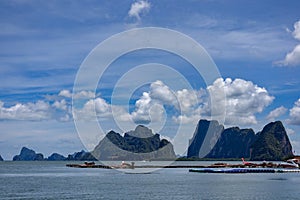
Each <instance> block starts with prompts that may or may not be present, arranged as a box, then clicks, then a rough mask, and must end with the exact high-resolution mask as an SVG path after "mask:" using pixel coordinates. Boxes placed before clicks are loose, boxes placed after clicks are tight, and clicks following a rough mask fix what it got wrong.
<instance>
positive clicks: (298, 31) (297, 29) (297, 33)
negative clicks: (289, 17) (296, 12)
mask: <svg viewBox="0 0 300 200" xmlns="http://www.w3.org/2000/svg"><path fill="white" fill-rule="evenodd" d="M292 34H293V36H294V38H295V39H297V40H300V20H299V21H297V22H296V23H295V24H294V31H293V33H292Z"/></svg>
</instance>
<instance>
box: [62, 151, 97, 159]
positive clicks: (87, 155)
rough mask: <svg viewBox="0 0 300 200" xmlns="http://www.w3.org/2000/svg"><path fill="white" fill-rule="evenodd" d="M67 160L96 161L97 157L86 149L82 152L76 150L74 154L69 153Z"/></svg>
mask: <svg viewBox="0 0 300 200" xmlns="http://www.w3.org/2000/svg"><path fill="white" fill-rule="evenodd" d="M66 160H74V161H96V160H97V159H96V158H95V157H94V156H93V155H92V154H91V153H90V152H85V151H84V150H82V151H80V152H75V153H74V154H72V155H71V154H69V155H68V157H67V158H66Z"/></svg>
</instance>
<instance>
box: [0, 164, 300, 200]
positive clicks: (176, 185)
mask: <svg viewBox="0 0 300 200" xmlns="http://www.w3.org/2000/svg"><path fill="white" fill-rule="evenodd" d="M67 163H70V162H64V161H61V162H51V161H41V162H40V161H28V162H22V161H18V162H13V161H5V162H0V199H130V200H132V199H151V200H153V199H213V200H218V199H220V200H221V199H228V200H229V199H230V200H231V199H243V200H245V199H249V200H250V199H251V200H252V199H259V200H261V199H262V200H263V199H266V200H272V199H278V200H282V199H289V200H292V199H295V200H296V199H297V200H299V199H300V187H299V186H300V173H273V174H272V173H266V174H208V173H192V172H189V169H187V168H175V169H157V170H152V171H150V172H147V173H134V171H119V170H114V169H99V168H70V167H66V164H67ZM73 163H74V162H73ZM97 164H99V163H97ZM138 164H139V163H136V165H138ZM151 164H156V165H158V164H159V163H152V162H151ZM173 164H174V163H173ZM175 164H176V165H180V164H183V165H206V164H208V163H207V162H204V161H193V162H190V161H181V162H179V161H176V163H175Z"/></svg>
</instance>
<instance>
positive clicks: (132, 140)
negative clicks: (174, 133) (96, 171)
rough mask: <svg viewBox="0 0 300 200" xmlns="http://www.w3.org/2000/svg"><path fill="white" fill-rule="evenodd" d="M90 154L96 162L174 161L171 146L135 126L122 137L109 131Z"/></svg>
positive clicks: (144, 129) (158, 136)
mask: <svg viewBox="0 0 300 200" xmlns="http://www.w3.org/2000/svg"><path fill="white" fill-rule="evenodd" d="M92 154H93V155H94V156H95V157H96V158H97V159H98V160H150V159H174V158H175V157H176V156H175V153H174V150H173V145H172V144H171V143H170V142H169V141H167V140H165V139H163V140H160V135H159V134H153V133H152V131H151V130H150V129H148V128H147V127H145V126H141V125H140V126H137V127H136V129H135V130H134V131H129V132H127V133H125V134H124V137H122V136H121V135H120V134H119V133H116V132H114V131H110V132H109V133H107V135H106V136H105V137H104V138H103V140H101V141H100V142H99V144H98V145H97V146H96V147H95V149H94V151H93V152H92Z"/></svg>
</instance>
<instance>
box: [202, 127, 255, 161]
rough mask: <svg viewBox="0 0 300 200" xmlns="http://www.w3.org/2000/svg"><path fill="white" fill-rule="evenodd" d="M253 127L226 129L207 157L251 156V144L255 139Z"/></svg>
mask: <svg viewBox="0 0 300 200" xmlns="http://www.w3.org/2000/svg"><path fill="white" fill-rule="evenodd" d="M255 139H256V137H255V133H254V131H253V130H252V129H240V128H238V127H232V128H228V129H225V130H224V131H223V132H222V134H221V137H220V138H219V140H218V142H217V143H216V145H215V146H214V148H213V149H212V150H211V151H210V152H209V154H208V155H206V156H205V157H206V158H250V146H251V145H252V144H253V142H254V141H255Z"/></svg>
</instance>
